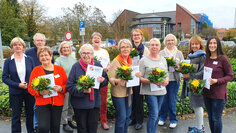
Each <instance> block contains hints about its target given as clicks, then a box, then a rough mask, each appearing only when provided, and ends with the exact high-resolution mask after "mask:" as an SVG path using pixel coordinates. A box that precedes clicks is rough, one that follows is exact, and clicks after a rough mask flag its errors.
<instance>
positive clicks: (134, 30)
mask: <svg viewBox="0 0 236 133" xmlns="http://www.w3.org/2000/svg"><path fill="white" fill-rule="evenodd" d="M134 32H138V33H140V34H141V36H142V40H141V41H142V42H143V41H144V36H143V32H142V30H140V29H133V30H132V32H131V39H130V40H131V42H134V40H133V33H134Z"/></svg>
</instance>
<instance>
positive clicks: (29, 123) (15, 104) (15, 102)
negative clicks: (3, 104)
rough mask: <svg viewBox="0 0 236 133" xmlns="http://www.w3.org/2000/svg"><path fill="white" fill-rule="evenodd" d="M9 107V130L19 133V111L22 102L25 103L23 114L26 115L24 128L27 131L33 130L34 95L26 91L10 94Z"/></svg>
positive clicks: (31, 131) (30, 132) (31, 132)
mask: <svg viewBox="0 0 236 133" xmlns="http://www.w3.org/2000/svg"><path fill="white" fill-rule="evenodd" d="M9 98H10V107H11V108H12V121H11V132H12V133H21V120H20V119H21V111H22V106H23V102H24V103H25V115H26V129H27V132H28V133H33V132H34V125H33V119H34V117H33V116H34V110H33V107H34V103H35V100H34V97H33V96H32V95H30V94H29V93H28V92H24V93H23V94H20V95H11V94H10V97H9Z"/></svg>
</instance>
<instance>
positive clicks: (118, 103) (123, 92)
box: [109, 39, 141, 133]
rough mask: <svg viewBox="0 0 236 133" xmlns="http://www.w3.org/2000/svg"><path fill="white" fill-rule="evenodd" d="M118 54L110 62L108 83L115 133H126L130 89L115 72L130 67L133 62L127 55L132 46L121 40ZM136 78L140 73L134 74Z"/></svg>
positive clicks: (129, 107) (129, 110)
mask: <svg viewBox="0 0 236 133" xmlns="http://www.w3.org/2000/svg"><path fill="white" fill-rule="evenodd" d="M118 49H119V51H120V54H119V55H118V56H117V57H116V58H115V59H114V60H113V61H112V63H111V68H110V75H109V79H110V83H111V88H110V89H111V95H112V101H113V104H114V107H115V110H116V123H115V133H127V132H128V126H129V117H130V114H131V101H132V97H131V95H132V89H131V88H127V87H126V81H125V80H122V79H120V78H118V77H117V76H116V70H117V69H118V68H120V67H122V66H123V65H125V66H132V64H133V62H132V59H131V58H130V56H129V54H130V52H131V49H132V44H131V42H130V41H129V40H128V39H122V40H120V41H119V43H118ZM136 76H137V77H140V76H141V73H140V72H138V73H136Z"/></svg>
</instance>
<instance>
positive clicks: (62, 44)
mask: <svg viewBox="0 0 236 133" xmlns="http://www.w3.org/2000/svg"><path fill="white" fill-rule="evenodd" d="M66 44H68V45H69V48H70V54H71V53H72V49H71V46H70V43H69V42H68V41H63V42H61V44H60V46H59V48H58V53H59V54H60V55H62V47H63V46H64V45H66Z"/></svg>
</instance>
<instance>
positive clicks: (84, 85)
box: [76, 75, 95, 92]
mask: <svg viewBox="0 0 236 133" xmlns="http://www.w3.org/2000/svg"><path fill="white" fill-rule="evenodd" d="M94 82H95V79H94V78H91V77H89V76H84V75H82V76H80V77H79V79H78V80H77V83H76V88H77V90H78V91H79V92H84V90H88V89H89V88H93V87H94V86H95V84H94Z"/></svg>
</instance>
